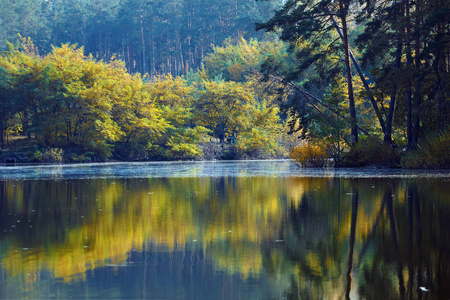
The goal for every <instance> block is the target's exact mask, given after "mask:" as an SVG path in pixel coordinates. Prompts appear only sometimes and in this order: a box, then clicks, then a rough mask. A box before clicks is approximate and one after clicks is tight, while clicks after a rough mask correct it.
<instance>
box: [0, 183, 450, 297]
mask: <svg viewBox="0 0 450 300" xmlns="http://www.w3.org/2000/svg"><path fill="white" fill-rule="evenodd" d="M446 184H448V182H446V180H445V179H426V180H425V179H382V178H378V179H376V178H371V179H369V178H367V179H361V178H360V179H357V180H356V179H343V178H299V177H292V178H291V177H285V178H274V177H218V178H214V177H205V178H158V179H157V178H153V179H114V178H110V179H89V180H82V179H79V180H71V181H64V180H62V179H61V180H43V181H40V180H28V181H2V182H0V196H1V198H0V201H1V202H0V208H1V217H2V218H1V231H2V236H1V237H0V264H1V265H0V266H1V277H0V281H1V282H0V283H1V286H2V291H1V292H0V298H11V297H13V298H17V297H22V296H23V295H27V296H29V297H31V298H42V297H43V289H42V287H44V286H48V289H47V290H46V291H48V290H52V289H57V290H58V293H59V294H58V295H60V296H61V295H70V293H71V292H70V289H71V288H73V287H74V286H77V285H80V284H82V283H83V282H85V283H86V282H87V283H88V284H89V286H90V289H91V293H94V291H95V292H98V293H100V291H101V293H103V295H109V296H111V297H114V295H116V296H117V295H121V296H122V297H125V298H142V297H143V298H152V297H151V295H154V293H155V291H160V293H161V295H165V294H164V293H166V295H167V293H168V292H170V291H172V292H174V291H175V290H176V292H177V293H181V294H182V295H183V296H182V297H181V296H180V294H177V295H178V296H177V297H178V298H186V299H193V298H196V299H198V298H201V297H204V298H207V297H208V296H207V295H213V294H214V293H218V290H217V289H220V291H221V292H220V293H219V294H220V295H222V297H223V298H226V297H237V296H239V297H242V295H244V294H245V295H246V297H247V298H248V297H250V298H258V299H266V298H267V299H272V298H280V297H285V298H287V299H323V298H354V297H357V296H358V297H361V298H367V299H382V298H384V299H400V298H405V299H406V298H407V299H446V298H449V297H450V290H449V286H448V282H450V255H449V253H450V250H449V249H450V233H449V228H450V227H449V225H450V224H449V223H450V220H449V216H450V214H449V213H450V200H449V198H448V195H447V194H446V189H447V186H446ZM158 253H159V254H158ZM131 265H132V266H133V269H132V270H131V271H130V268H129V267H130V266H131ZM177 270H178V271H177ZM111 271H112V272H111ZM105 272H106V273H105ZM105 274H109V275H108V276H106V275H105ZM105 276H106V277H105ZM105 278H109V279H108V280H110V281H111V282H113V281H114V282H115V284H114V287H111V286H109V285H108V286H107V285H106V283H105V281H107V280H106V279H105ZM114 278H115V279H114ZM155 278H158V279H155ZM205 278H208V279H207V280H206V279H205ZM180 281H181V282H184V283H186V282H191V284H190V285H189V288H188V287H187V286H185V287H183V288H175V289H174V288H173V286H174V284H175V283H176V282H178V283H179V282H180ZM55 282H56V283H60V284H58V285H57V286H55ZM111 282H110V283H111ZM250 283H251V284H250ZM248 284H250V285H248ZM133 287H134V288H133ZM208 289H209V290H210V292H211V294H203V293H201V292H200V290H208ZM78 293H80V294H77V295H78V296H83V295H84V296H86V295H85V294H83V293H84V292H82V291H78ZM201 295H203V296H201ZM280 295H281V296H280Z"/></svg>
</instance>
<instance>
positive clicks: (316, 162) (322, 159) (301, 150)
mask: <svg viewBox="0 0 450 300" xmlns="http://www.w3.org/2000/svg"><path fill="white" fill-rule="evenodd" d="M289 158H290V159H291V161H293V162H294V163H295V164H297V165H298V166H300V167H307V168H321V167H325V166H326V165H327V164H328V155H327V152H326V150H325V148H324V147H323V146H320V145H312V144H309V143H305V144H303V145H301V146H296V147H294V148H292V149H291V150H290V151H289Z"/></svg>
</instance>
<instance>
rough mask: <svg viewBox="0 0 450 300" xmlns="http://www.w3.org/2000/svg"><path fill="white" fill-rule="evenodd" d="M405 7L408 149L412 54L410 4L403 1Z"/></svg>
mask: <svg viewBox="0 0 450 300" xmlns="http://www.w3.org/2000/svg"><path fill="white" fill-rule="evenodd" d="M404 5H405V16H406V18H405V21H406V36H405V42H406V70H407V74H408V75H407V76H408V78H407V87H406V136H407V139H408V148H411V146H412V136H413V132H412V130H413V128H412V117H413V116H412V76H411V75H412V74H411V72H412V71H413V68H412V64H413V59H412V53H411V19H410V3H409V0H404Z"/></svg>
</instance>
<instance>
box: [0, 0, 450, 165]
mask: <svg viewBox="0 0 450 300" xmlns="http://www.w3.org/2000/svg"><path fill="white" fill-rule="evenodd" d="M0 7H1V9H0V21H1V24H2V26H1V27H2V28H1V31H0V37H1V43H0V49H1V50H2V53H1V55H0V98H1V100H0V131H1V132H2V134H1V147H2V150H4V149H9V148H8V147H11V144H14V141H15V140H17V137H18V136H21V137H24V139H25V140H27V141H28V142H29V143H28V145H29V146H30V147H29V148H27V151H28V152H27V153H28V154H27V155H28V157H29V159H30V160H32V161H44V162H45V161H58V160H59V161H61V160H64V161H74V162H76V161H92V160H95V161H103V160H105V159H120V160H172V159H217V158H220V159H241V158H270V157H286V156H290V157H291V158H292V159H294V161H296V162H297V163H299V164H301V165H302V166H313V167H320V166H325V165H329V164H330V158H331V159H332V162H333V164H334V165H336V166H364V165H375V166H390V167H400V166H401V167H407V168H436V167H438V168H445V167H447V168H448V167H449V166H450V154H449V153H450V151H448V148H449V147H450V130H449V127H450V117H449V116H450V97H449V96H450V95H449V94H450V84H449V82H450V76H449V71H450V22H449V21H450V1H448V0H426V1H420V2H418V1H411V0H378V1H365V0H360V1H354V0H333V1H331V0H308V1H298V0H287V1H254V0H233V1H231V0H214V1H203V0H184V1H148V0H114V1H106V0H72V1H68V0H59V1H45V0H40V1H28V0H24V1H20V3H18V2H17V1H12V0H11V1H2V3H0ZM215 144H218V145H220V146H219V147H218V148H217V147H216V148H212V147H211V146H212V145H215ZM217 151H218V153H219V154H217V153H215V152H217Z"/></svg>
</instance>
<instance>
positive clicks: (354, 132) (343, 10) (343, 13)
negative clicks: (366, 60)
mask: <svg viewBox="0 0 450 300" xmlns="http://www.w3.org/2000/svg"><path fill="white" fill-rule="evenodd" d="M339 15H340V18H341V23H342V35H343V43H344V52H345V72H346V76H347V90H348V104H349V109H350V123H351V125H350V126H351V139H350V141H351V143H352V144H356V143H357V142H358V126H357V120H356V108H355V98H354V95H353V78H352V72H351V67H350V50H349V45H348V29H347V7H345V5H344V2H343V0H339Z"/></svg>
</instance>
